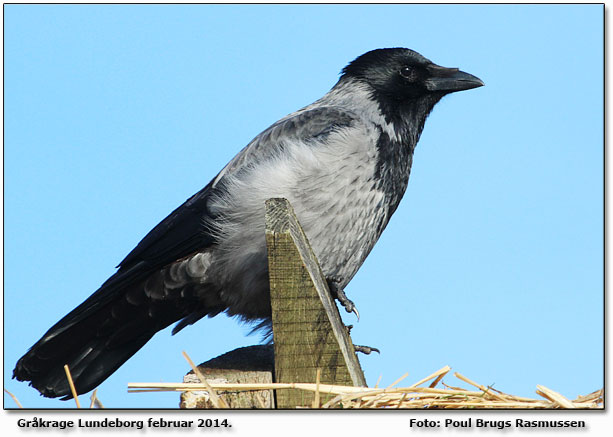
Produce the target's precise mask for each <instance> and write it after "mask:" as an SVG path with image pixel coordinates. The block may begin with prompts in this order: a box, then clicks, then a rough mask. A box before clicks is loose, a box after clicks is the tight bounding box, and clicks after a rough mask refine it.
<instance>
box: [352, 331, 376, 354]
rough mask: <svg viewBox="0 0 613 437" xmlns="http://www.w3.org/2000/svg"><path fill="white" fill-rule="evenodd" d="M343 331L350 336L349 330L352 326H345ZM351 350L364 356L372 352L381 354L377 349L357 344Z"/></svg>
mask: <svg viewBox="0 0 613 437" xmlns="http://www.w3.org/2000/svg"><path fill="white" fill-rule="evenodd" d="M345 329H347V334H349V335H350V336H351V330H352V329H353V325H347V326H345ZM353 349H355V351H356V352H362V353H363V354H365V355H370V354H371V353H372V352H376V353H378V354H380V353H381V351H379V349H377V348H376V347H372V346H360V345H358V344H354V345H353Z"/></svg>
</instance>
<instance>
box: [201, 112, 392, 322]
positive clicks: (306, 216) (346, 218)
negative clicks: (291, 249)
mask: <svg viewBox="0 0 613 437" xmlns="http://www.w3.org/2000/svg"><path fill="white" fill-rule="evenodd" d="M378 135H379V131H378V130H377V129H376V128H375V126H374V125H373V124H372V123H368V122H366V121H364V120H359V119H357V118H355V117H354V116H353V115H352V114H350V113H346V112H342V111H341V110H338V109H336V108H317V109H314V110H311V111H306V112H301V113H298V114H297V115H296V116H295V117H290V118H287V119H285V120H283V121H281V122H280V123H277V124H276V125H274V126H272V127H271V128H270V129H268V130H267V131H265V132H263V133H262V134H261V135H260V136H258V137H257V138H256V139H255V140H254V141H253V142H252V143H251V144H250V145H249V146H248V147H247V148H246V149H244V150H243V151H242V152H241V153H240V154H239V155H238V156H237V158H235V160H233V161H232V162H231V163H230V164H228V166H227V167H226V168H225V169H224V171H222V173H221V174H220V177H219V178H218V182H217V185H216V186H215V188H214V190H213V193H212V195H211V198H210V199H209V202H208V206H209V209H210V211H211V212H212V215H213V216H214V217H215V220H214V222H212V223H210V224H209V225H208V227H209V228H210V229H212V231H213V232H214V233H215V235H216V238H217V241H218V244H216V245H215V249H214V252H212V255H213V256H212V259H211V265H210V267H209V269H208V270H207V276H208V277H209V278H210V277H215V282H217V283H220V284H223V285H222V287H221V288H222V289H224V290H231V292H230V291H228V294H227V296H226V297H225V301H226V302H227V303H228V306H229V312H230V313H238V314H249V313H251V311H250V307H249V306H250V305H251V306H253V305H255V303H256V302H266V301H267V297H266V296H265V294H267V293H268V271H267V263H266V245H265V239H264V202H265V200H266V199H268V198H271V197H284V198H286V199H288V200H289V201H290V202H291V204H292V205H293V207H294V209H295V211H296V214H297V216H298V218H299V220H300V222H301V224H302V226H303V228H304V230H305V233H306V235H307V237H308V238H309V240H310V242H311V245H312V247H313V250H314V251H315V254H316V255H317V256H318V258H319V261H320V263H321V266H322V269H323V271H324V274H326V276H328V277H334V278H338V279H339V280H340V282H341V284H343V285H346V283H348V282H349V280H351V278H352V277H353V275H354V274H355V273H356V271H357V269H358V268H359V266H360V265H361V264H362V262H363V260H364V258H365V257H366V256H367V255H368V253H369V252H370V250H371V249H372V247H373V245H374V243H375V242H376V240H377V238H378V237H379V235H378V234H377V229H379V228H380V227H379V226H377V224H378V223H379V222H382V221H385V220H386V219H387V218H386V214H387V212H386V210H385V208H383V207H382V205H383V198H384V195H383V193H382V192H381V191H379V190H378V189H377V188H376V182H375V180H374V173H375V166H376V142H377V138H378ZM258 310H259V308H258Z"/></svg>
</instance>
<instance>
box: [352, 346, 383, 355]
mask: <svg viewBox="0 0 613 437" xmlns="http://www.w3.org/2000/svg"><path fill="white" fill-rule="evenodd" d="M353 348H354V349H355V351H356V352H362V353H363V354H365V355H370V354H371V353H372V352H376V353H378V354H381V351H380V350H379V349H377V348H376V347H372V346H360V345H357V344H354V345H353Z"/></svg>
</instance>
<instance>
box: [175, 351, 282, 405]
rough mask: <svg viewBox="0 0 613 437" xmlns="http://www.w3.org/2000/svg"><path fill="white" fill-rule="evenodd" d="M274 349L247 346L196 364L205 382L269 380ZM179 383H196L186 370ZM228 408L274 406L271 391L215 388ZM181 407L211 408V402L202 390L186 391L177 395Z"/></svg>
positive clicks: (271, 377) (265, 381) (262, 381)
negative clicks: (179, 397)
mask: <svg viewBox="0 0 613 437" xmlns="http://www.w3.org/2000/svg"><path fill="white" fill-rule="evenodd" d="M273 367H274V352H273V347H272V345H268V344H265V345H257V346H247V347H242V348H238V349H234V350H233V351H230V352H227V353H225V354H223V355H220V356H219V357H217V358H213V359H212V360H209V361H207V362H206V363H202V364H200V365H199V366H198V369H199V370H200V372H201V373H202V374H203V375H204V376H205V379H206V380H207V381H208V382H209V383H219V382H223V383H248V384H257V383H271V382H273V376H272V375H273ZM183 382H187V383H195V384H197V383H200V379H199V378H198V376H196V375H195V374H194V372H193V371H190V372H189V373H188V374H187V375H185V377H183ZM217 395H218V396H219V397H220V398H222V399H223V400H224V401H225V402H226V404H227V405H228V407H230V408H274V407H275V403H274V396H273V392H272V390H251V391H218V392H217ZM179 406H180V407H181V408H185V409H192V408H197V409H212V408H214V404H213V402H211V400H210V396H209V394H208V393H207V392H206V391H205V390H202V391H187V392H184V393H182V394H181V402H180V404H179Z"/></svg>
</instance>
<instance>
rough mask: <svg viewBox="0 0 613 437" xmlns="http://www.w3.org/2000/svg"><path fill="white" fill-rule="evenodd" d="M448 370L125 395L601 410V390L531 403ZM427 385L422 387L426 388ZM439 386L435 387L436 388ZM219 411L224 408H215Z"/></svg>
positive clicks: (168, 386) (178, 387)
mask: <svg viewBox="0 0 613 437" xmlns="http://www.w3.org/2000/svg"><path fill="white" fill-rule="evenodd" d="M450 370H451V368H450V367H449V366H445V367H443V368H442V369H440V370H438V371H437V372H434V373H433V374H432V375H430V376H428V377H426V378H424V379H422V380H420V381H418V382H416V383H414V384H412V385H410V386H408V387H397V388H396V387H395V386H396V385H397V384H398V383H399V382H401V381H402V380H403V379H404V378H405V377H406V376H407V375H405V376H403V377H402V378H400V379H399V380H397V381H396V382H394V383H393V384H392V385H391V386H389V387H387V388H378V387H375V388H368V387H351V386H341V385H329V384H319V383H318V382H315V383H292V384H282V383H272V384H227V383H226V384H217V383H212V384H208V383H206V381H205V383H204V384H185V383H130V384H128V391H129V392H158V391H176V392H186V391H201V392H202V391H207V392H209V393H211V392H212V393H211V394H212V396H211V398H212V399H211V400H213V399H215V398H217V399H219V397H223V395H222V394H219V392H224V391H243V390H250V391H253V390H271V389H287V388H291V389H298V390H306V391H311V392H314V393H315V401H314V402H313V405H302V406H298V407H297V408H343V409H348V408H411V409H428V408H433V409H450V408H455V409H458V408H463V409H469V408H474V409H476V408H478V409H551V408H581V409H594V408H597V409H602V408H604V393H603V390H598V391H595V392H593V393H590V394H588V395H586V396H579V397H578V398H577V399H575V400H573V401H571V400H569V399H567V398H565V397H564V396H562V395H561V394H559V393H557V392H555V391H553V390H551V389H548V388H547V387H544V386H542V385H537V386H536V393H537V394H538V395H539V396H541V397H542V398H541V399H531V398H525V397H520V396H513V395H509V394H506V393H503V392H501V391H499V390H496V389H494V388H492V387H485V386H483V385H481V384H478V383H475V382H473V381H471V380H470V379H468V378H466V377H465V376H462V375H460V374H459V373H457V372H456V373H454V376H455V377H456V378H458V379H459V380H461V381H463V382H464V383H467V384H469V385H471V386H473V387H475V388H476V389H477V390H466V389H463V388H458V387H453V386H450V385H447V384H446V383H444V382H442V379H443V377H445V376H447V374H448V373H449V371H450ZM427 383H429V384H428V385H426V386H424V385H425V384H427ZM439 383H440V384H441V386H442V387H437V386H438V384H439ZM323 394H333V395H336V396H335V397H334V398H333V399H331V400H330V401H328V402H326V403H324V404H321V403H320V402H319V399H320V396H321V395H323ZM213 404H214V405H215V406H217V407H221V408H223V403H217V402H214V403H213Z"/></svg>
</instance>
